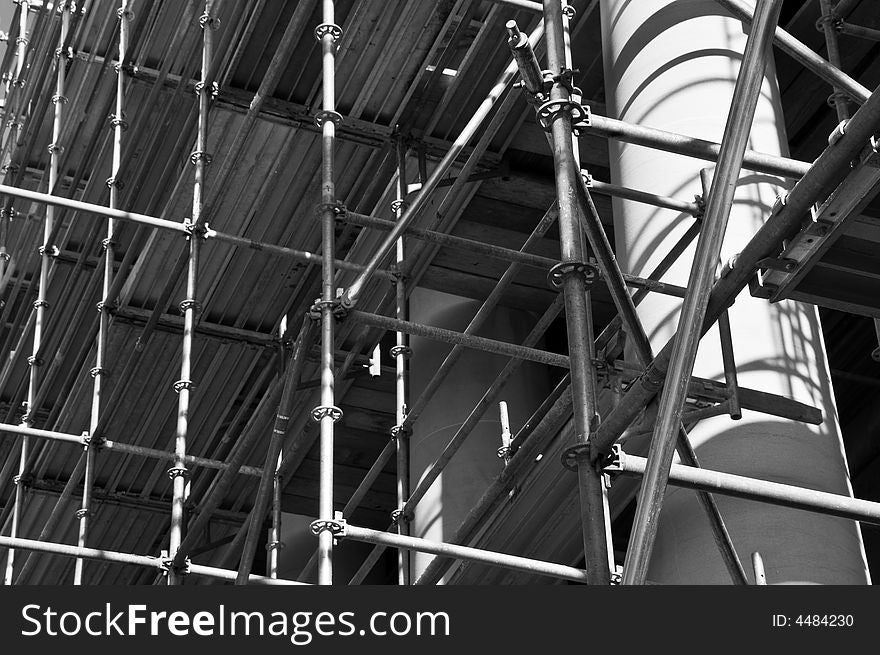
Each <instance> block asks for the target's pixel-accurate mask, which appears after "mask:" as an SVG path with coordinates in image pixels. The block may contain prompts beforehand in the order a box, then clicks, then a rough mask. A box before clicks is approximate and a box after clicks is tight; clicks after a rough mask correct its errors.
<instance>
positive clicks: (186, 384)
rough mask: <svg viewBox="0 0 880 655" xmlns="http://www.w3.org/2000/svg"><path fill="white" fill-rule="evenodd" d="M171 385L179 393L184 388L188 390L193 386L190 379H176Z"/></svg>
mask: <svg viewBox="0 0 880 655" xmlns="http://www.w3.org/2000/svg"><path fill="white" fill-rule="evenodd" d="M173 386H174V390H175V391H176V392H177V393H180V392H181V391H183V390H184V389H186V390H190V389H192V388H193V387H195V385H194V384H193V381H192V380H178V381H177V382H175V383H174V385H173Z"/></svg>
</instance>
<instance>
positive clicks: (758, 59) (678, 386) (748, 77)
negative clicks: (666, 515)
mask: <svg viewBox="0 0 880 655" xmlns="http://www.w3.org/2000/svg"><path fill="white" fill-rule="evenodd" d="M781 7H782V3H781V2H779V1H778V0H759V2H758V5H757V7H756V10H755V19H754V22H753V23H752V27H751V31H750V33H749V38H748V41H747V43H746V48H745V54H744V55H743V62H742V66H741V68H740V71H739V75H738V76H737V80H736V86H735V88H734V91H733V98H732V100H731V104H730V113H729V116H728V119H727V125H726V126H725V128H724V137H723V139H722V142H721V152H720V153H719V156H718V165H717V167H716V170H715V175H714V177H713V180H712V190H711V193H710V194H709V198H708V201H707V207H706V216H705V218H704V219H703V230H702V232H700V236H699V238H698V241H697V251H696V254H695V256H694V263H693V266H692V268H691V274H690V276H689V278H688V285H687V289H688V291H687V294H686V295H685V299H684V305H683V306H682V309H681V314H680V316H679V330H678V333H677V334H676V337H675V343H674V346H673V353H672V358H671V364H670V367H669V371H668V372H667V375H666V384H665V386H664V388H663V395H662V397H661V400H660V412H659V414H658V416H657V421H656V423H655V426H654V434H653V438H652V440H651V446H650V449H649V451H648V465H647V471H646V473H645V477H644V479H643V481H642V486H641V488H640V489H639V495H638V505H637V509H636V516H635V520H634V522H633V530H632V534H631V535H630V540H629V547H628V548H627V553H626V561H625V564H624V571H623V584H644V583H645V579H646V577H647V572H648V563H649V561H650V557H651V552H652V550H653V546H654V539H655V537H656V535H657V521H658V519H659V514H660V509H661V507H662V505H663V496H664V494H665V492H666V485H667V482H668V480H669V467H670V466H671V464H672V456H673V454H674V452H675V444H676V439H677V436H678V433H679V428H680V425H681V412H682V406H683V404H684V400H685V397H686V395H687V388H688V383H689V382H690V377H691V373H692V371H693V366H694V361H695V359H696V355H697V346H698V345H699V343H700V336H701V328H702V325H703V318H704V315H705V313H706V305H707V304H708V301H709V292H710V291H711V289H712V283H713V281H714V273H715V263H716V262H717V261H718V256H719V253H720V251H721V243H722V240H723V239H724V233H725V231H726V228H727V219H728V218H729V216H730V208H731V204H732V202H733V194H734V190H735V187H736V181H737V179H738V177H739V171H740V168H741V167H742V159H743V155H744V153H745V148H746V145H747V143H748V139H749V133H750V130H751V125H752V119H753V117H754V114H755V108H756V106H757V102H758V96H759V94H760V91H761V84H762V82H763V80H764V70H765V68H766V64H767V58H768V56H769V54H770V45H771V43H772V40H773V34H774V31H775V29H776V22H777V20H778V18H779V12H780V10H781Z"/></svg>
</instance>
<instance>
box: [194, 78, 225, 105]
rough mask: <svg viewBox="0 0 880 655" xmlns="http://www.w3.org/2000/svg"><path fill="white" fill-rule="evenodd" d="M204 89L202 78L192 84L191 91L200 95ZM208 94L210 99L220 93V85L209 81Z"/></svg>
mask: <svg viewBox="0 0 880 655" xmlns="http://www.w3.org/2000/svg"><path fill="white" fill-rule="evenodd" d="M204 89H205V82H204V80H199V81H198V82H196V83H195V84H194V85H193V93H195V94H196V95H197V96H200V95H202V91H203V90H204ZM208 95H210V96H211V100H213V99H214V98H216V97H217V96H218V95H220V85H219V84H218V83H217V82H211V90H210V91H209V92H208Z"/></svg>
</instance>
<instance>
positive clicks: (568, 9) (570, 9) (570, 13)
mask: <svg viewBox="0 0 880 655" xmlns="http://www.w3.org/2000/svg"><path fill="white" fill-rule="evenodd" d="M562 15H563V16H565V17H566V18H568V19H569V20H571V19H572V18H574V17H575V16H577V9H575V8H574V6H573V5H570V4H564V5H562Z"/></svg>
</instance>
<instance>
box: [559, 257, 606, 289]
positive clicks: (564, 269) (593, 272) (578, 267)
mask: <svg viewBox="0 0 880 655" xmlns="http://www.w3.org/2000/svg"><path fill="white" fill-rule="evenodd" d="M575 274H578V275H582V276H583V277H584V282H586V283H587V284H588V285H590V284H592V283H593V282H595V281H596V280H597V279H598V278H599V268H598V267H597V266H596V265H595V264H593V263H591V262H559V263H558V264H556V265H555V266H553V267H552V268H551V269H550V271H549V272H548V273H547V281H548V282H549V283H550V286H552V287H553V288H554V289H559V288H560V287H562V285H563V284H564V282H565V278H567V277H568V276H569V275H575Z"/></svg>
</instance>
